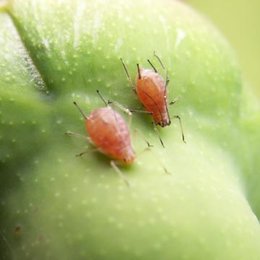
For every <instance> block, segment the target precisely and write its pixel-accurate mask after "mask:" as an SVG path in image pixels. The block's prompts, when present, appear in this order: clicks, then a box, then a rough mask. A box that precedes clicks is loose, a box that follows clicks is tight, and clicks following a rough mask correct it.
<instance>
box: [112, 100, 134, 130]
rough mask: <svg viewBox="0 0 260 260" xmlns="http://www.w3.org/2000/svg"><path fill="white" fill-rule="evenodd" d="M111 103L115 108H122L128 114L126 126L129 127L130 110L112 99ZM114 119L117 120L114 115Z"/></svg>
mask: <svg viewBox="0 0 260 260" xmlns="http://www.w3.org/2000/svg"><path fill="white" fill-rule="evenodd" d="M111 104H112V105H114V106H116V107H117V108H119V109H120V110H122V111H123V112H124V113H126V114H127V115H128V127H129V128H131V125H132V115H133V114H132V111H131V110H130V109H129V108H127V107H125V106H123V105H121V104H120V103H118V102H116V101H114V102H111ZM115 119H116V120H117V118H116V117H115Z"/></svg>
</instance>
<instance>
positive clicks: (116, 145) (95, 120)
mask: <svg viewBox="0 0 260 260" xmlns="http://www.w3.org/2000/svg"><path fill="white" fill-rule="evenodd" d="M74 105H75V106H76V107H77V108H78V109H79V111H80V113H81V114H82V115H83V117H84V119H85V127H86V131H87V133H88V134H89V137H90V141H91V143H93V144H94V145H95V146H96V147H97V149H98V150H99V151H100V152H102V153H103V154H105V155H107V156H108V157H110V158H111V159H113V160H116V161H118V162H119V163H121V164H124V165H129V164H132V163H133V161H134V160H135V152H134V150H133V148H132V145H131V139H130V132H129V129H128V126H127V124H126V122H125V120H124V119H123V117H122V116H121V115H120V114H119V113H117V112H116V111H115V110H114V109H112V107H110V106H109V105H107V106H106V107H102V108H97V109H95V110H94V111H92V112H91V113H90V115H89V116H85V114H84V113H83V112H82V110H81V109H80V107H79V106H78V105H77V103H76V102H74ZM113 167H114V165H113Z"/></svg>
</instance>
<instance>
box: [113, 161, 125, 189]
mask: <svg viewBox="0 0 260 260" xmlns="http://www.w3.org/2000/svg"><path fill="white" fill-rule="evenodd" d="M110 165H111V167H112V168H113V169H114V170H115V172H116V173H117V174H118V176H119V177H120V178H121V179H122V180H123V181H124V182H125V184H126V185H127V186H128V187H130V183H129V181H128V179H127V178H126V177H125V175H124V174H123V173H122V172H121V171H120V169H119V168H118V167H117V165H116V162H115V161H110Z"/></svg>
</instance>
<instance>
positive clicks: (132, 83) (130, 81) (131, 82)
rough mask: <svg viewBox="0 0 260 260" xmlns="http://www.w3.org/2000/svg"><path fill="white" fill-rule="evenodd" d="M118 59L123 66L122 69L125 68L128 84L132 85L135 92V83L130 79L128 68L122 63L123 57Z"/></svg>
mask: <svg viewBox="0 0 260 260" xmlns="http://www.w3.org/2000/svg"><path fill="white" fill-rule="evenodd" d="M120 60H121V62H122V65H123V68H124V70H125V73H126V76H127V79H128V81H129V83H130V85H131V87H132V90H133V91H134V92H135V93H136V90H135V84H134V82H133V80H132V79H131V77H130V75H129V72H128V70H127V67H126V65H125V63H124V61H123V59H122V58H120Z"/></svg>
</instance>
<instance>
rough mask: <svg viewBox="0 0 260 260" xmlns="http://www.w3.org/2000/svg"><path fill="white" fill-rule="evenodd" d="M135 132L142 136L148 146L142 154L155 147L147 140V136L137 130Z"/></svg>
mask: <svg viewBox="0 0 260 260" xmlns="http://www.w3.org/2000/svg"><path fill="white" fill-rule="evenodd" d="M134 131H135V133H137V134H139V135H141V136H142V137H143V138H144V141H145V143H146V144H147V147H146V148H145V149H144V150H143V151H142V152H145V151H147V150H150V148H151V147H153V145H152V144H151V143H150V142H149V141H148V140H147V139H146V137H145V135H144V134H143V133H142V132H141V131H139V130H138V129H137V128H135V129H134Z"/></svg>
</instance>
